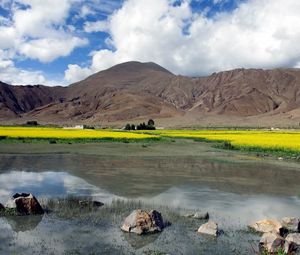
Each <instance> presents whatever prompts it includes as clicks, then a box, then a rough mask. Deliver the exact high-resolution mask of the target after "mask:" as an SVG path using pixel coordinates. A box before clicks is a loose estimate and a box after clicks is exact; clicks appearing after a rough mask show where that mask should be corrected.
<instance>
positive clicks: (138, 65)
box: [106, 61, 172, 74]
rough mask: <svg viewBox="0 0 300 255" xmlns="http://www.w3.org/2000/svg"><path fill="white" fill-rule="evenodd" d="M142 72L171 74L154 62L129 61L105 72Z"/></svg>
mask: <svg viewBox="0 0 300 255" xmlns="http://www.w3.org/2000/svg"><path fill="white" fill-rule="evenodd" d="M143 70H152V71H159V72H164V73H168V74H172V73H171V72H170V71H168V70H167V69H165V68H163V67H162V66H160V65H158V64H156V63H154V62H138V61H129V62H124V63H121V64H118V65H115V66H113V67H111V68H109V69H107V70H106V71H109V72H136V71H138V72H139V71H143Z"/></svg>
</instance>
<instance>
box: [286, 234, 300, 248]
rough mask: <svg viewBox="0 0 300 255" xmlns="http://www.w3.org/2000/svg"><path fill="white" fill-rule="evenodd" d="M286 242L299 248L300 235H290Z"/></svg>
mask: <svg viewBox="0 0 300 255" xmlns="http://www.w3.org/2000/svg"><path fill="white" fill-rule="evenodd" d="M285 240H286V241H288V242H290V243H294V244H296V245H297V246H300V233H291V234H288V235H287V237H286V238H285Z"/></svg>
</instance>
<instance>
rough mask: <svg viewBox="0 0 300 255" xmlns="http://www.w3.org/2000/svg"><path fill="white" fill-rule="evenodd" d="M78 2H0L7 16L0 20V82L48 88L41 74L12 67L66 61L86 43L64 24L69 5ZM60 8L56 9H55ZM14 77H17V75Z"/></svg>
mask: <svg viewBox="0 0 300 255" xmlns="http://www.w3.org/2000/svg"><path fill="white" fill-rule="evenodd" d="M78 1H79V0H45V1H37V0H14V1H1V7H2V8H4V9H6V10H7V11H8V12H9V14H10V15H8V16H7V17H3V18H1V19H0V50H1V51H2V52H3V51H5V52H9V57H7V56H6V57H5V58H4V57H3V56H0V68H1V74H0V79H1V80H2V81H5V82H10V83H13V84H16V83H21V84H27V83H30V84H37V83H43V84H47V83H48V84H49V83H51V81H49V80H46V79H45V77H44V75H43V74H42V72H40V71H36V70H35V71H28V70H23V69H19V68H16V67H15V60H18V59H19V60H20V59H35V60H38V61H40V62H51V61H53V60H55V59H57V58H59V57H65V56H68V55H69V54H71V52H72V51H73V50H74V49H75V48H77V47H82V46H86V45H87V44H88V40H87V39H86V38H83V37H81V36H79V35H77V34H76V33H75V32H76V31H75V30H74V29H72V27H71V26H70V25H69V24H67V22H66V20H67V18H68V16H69V13H70V10H71V8H72V4H73V3H75V2H78ZM57 7H59V8H57ZM16 74H17V75H16Z"/></svg>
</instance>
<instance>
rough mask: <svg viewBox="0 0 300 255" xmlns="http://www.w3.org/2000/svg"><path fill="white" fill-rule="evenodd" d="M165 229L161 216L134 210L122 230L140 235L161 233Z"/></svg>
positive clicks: (154, 211) (152, 212) (156, 213)
mask: <svg viewBox="0 0 300 255" xmlns="http://www.w3.org/2000/svg"><path fill="white" fill-rule="evenodd" d="M164 227H165V225H164V221H163V218H162V216H161V214H160V213H159V212H158V211H156V210H152V211H150V212H145V211H142V210H141V209H138V210H134V211H133V212H132V213H131V214H130V215H129V216H128V217H127V218H126V219H125V221H124V224H123V225H122V227H121V229H122V230H123V231H124V232H129V233H136V234H138V235H142V234H147V233H155V232H161V231H162V230H163V228H164Z"/></svg>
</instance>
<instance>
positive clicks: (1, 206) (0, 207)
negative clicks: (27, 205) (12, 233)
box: [0, 203, 5, 211]
mask: <svg viewBox="0 0 300 255" xmlns="http://www.w3.org/2000/svg"><path fill="white" fill-rule="evenodd" d="M4 209H5V207H4V205H3V204H1V203H0V211H1V210H4Z"/></svg>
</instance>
